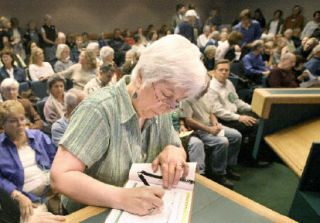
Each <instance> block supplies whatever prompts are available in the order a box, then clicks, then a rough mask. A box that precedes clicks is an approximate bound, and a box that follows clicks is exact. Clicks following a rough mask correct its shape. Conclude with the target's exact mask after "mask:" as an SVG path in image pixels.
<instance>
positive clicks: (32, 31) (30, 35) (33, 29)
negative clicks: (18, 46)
mask: <svg viewBox="0 0 320 223" xmlns="http://www.w3.org/2000/svg"><path fill="white" fill-rule="evenodd" d="M23 38H24V41H25V48H26V54H27V55H30V53H31V51H30V50H29V49H28V47H27V46H30V42H34V43H36V45H37V46H40V40H41V34H40V31H39V30H38V28H37V25H36V23H35V22H34V21H30V22H29V23H28V28H27V31H26V32H25V34H24V36H23Z"/></svg>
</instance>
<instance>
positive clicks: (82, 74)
mask: <svg viewBox="0 0 320 223" xmlns="http://www.w3.org/2000/svg"><path fill="white" fill-rule="evenodd" d="M97 67H98V66H97V60H96V54H95V53H94V52H93V51H92V50H86V49H84V50H82V51H81V53H80V56H79V63H76V64H73V65H72V66H71V67H69V68H68V69H67V70H64V71H62V72H59V73H58V74H60V75H61V76H63V77H64V78H67V79H70V80H72V82H73V87H74V88H77V89H79V90H83V88H84V86H85V85H86V84H87V83H88V82H89V81H90V80H91V79H92V78H94V77H95V76H96V74H97Z"/></svg>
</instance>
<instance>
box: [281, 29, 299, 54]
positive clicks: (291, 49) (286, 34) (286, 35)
mask: <svg viewBox="0 0 320 223" xmlns="http://www.w3.org/2000/svg"><path fill="white" fill-rule="evenodd" d="M292 35H293V30H292V29H287V30H286V31H284V38H286V40H287V45H286V52H289V53H292V52H294V51H295V50H296V47H295V45H294V42H293V40H292ZM286 52H283V53H286Z"/></svg>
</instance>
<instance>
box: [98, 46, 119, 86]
mask: <svg viewBox="0 0 320 223" xmlns="http://www.w3.org/2000/svg"><path fill="white" fill-rule="evenodd" d="M100 56H101V64H100V65H102V64H103V63H110V64H113V67H114V69H115V73H114V76H113V78H112V80H111V84H112V85H114V84H115V83H117V81H118V80H119V79H120V73H119V69H118V66H117V64H116V63H115V62H114V50H113V49H112V48H111V47H110V46H104V47H102V48H101V50H100Z"/></svg>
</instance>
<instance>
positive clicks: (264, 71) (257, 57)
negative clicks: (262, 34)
mask: <svg viewBox="0 0 320 223" xmlns="http://www.w3.org/2000/svg"><path fill="white" fill-rule="evenodd" d="M263 49H264V46H263V41H262V40H256V41H254V42H253V43H252V47H251V52H250V53H248V54H247V55H245V56H244V57H243V58H242V63H243V66H244V71H245V75H246V76H247V77H248V78H249V79H250V80H251V81H253V82H254V83H256V84H260V83H261V78H262V75H268V74H269V73H270V70H269V68H268V67H266V65H265V64H264V62H263V60H262V55H261V54H262V52H263Z"/></svg>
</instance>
